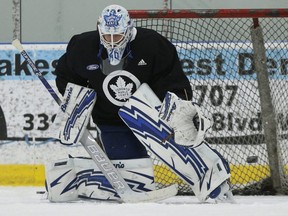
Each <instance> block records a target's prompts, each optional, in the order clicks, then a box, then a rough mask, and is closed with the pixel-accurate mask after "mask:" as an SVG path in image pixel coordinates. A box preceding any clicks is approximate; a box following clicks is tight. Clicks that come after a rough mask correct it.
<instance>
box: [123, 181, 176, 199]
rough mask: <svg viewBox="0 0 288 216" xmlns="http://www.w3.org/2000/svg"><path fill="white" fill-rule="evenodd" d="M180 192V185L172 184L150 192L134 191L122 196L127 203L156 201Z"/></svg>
mask: <svg viewBox="0 0 288 216" xmlns="http://www.w3.org/2000/svg"><path fill="white" fill-rule="evenodd" d="M177 193H178V185H177V184H172V185H170V186H168V187H165V188H162V189H158V190H154V191H149V192H142V193H141V192H134V191H133V193H132V194H131V193H129V192H128V193H127V194H122V196H121V198H122V200H123V202H125V203H139V202H156V201H161V200H164V199H168V198H170V197H173V196H176V195H177Z"/></svg>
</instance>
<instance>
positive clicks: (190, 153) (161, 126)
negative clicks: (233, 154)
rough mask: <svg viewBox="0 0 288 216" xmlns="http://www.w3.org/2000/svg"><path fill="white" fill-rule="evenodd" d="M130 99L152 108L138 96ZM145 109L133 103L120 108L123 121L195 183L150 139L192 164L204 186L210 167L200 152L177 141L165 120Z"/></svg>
mask: <svg viewBox="0 0 288 216" xmlns="http://www.w3.org/2000/svg"><path fill="white" fill-rule="evenodd" d="M130 100H136V101H137V102H141V105H145V106H148V107H149V109H151V107H150V106H149V105H148V104H146V103H145V102H142V101H141V100H139V99H138V98H135V97H133V96H132V97H131V98H130ZM136 104H137V103H136ZM143 110H145V109H140V108H138V107H136V106H133V105H131V107H129V108H128V107H127V106H124V107H122V108H121V109H120V111H119V115H120V117H121V118H122V119H123V121H124V122H125V123H126V124H127V125H128V126H129V127H130V128H131V130H132V131H133V132H134V133H135V135H138V137H140V139H141V140H140V141H141V142H142V143H143V144H144V145H145V146H146V147H147V148H148V149H149V150H150V151H151V152H153V154H155V155H156V156H157V157H158V158H160V159H161V160H162V161H163V162H164V163H165V164H166V165H168V166H169V167H170V168H171V169H172V170H173V171H174V172H175V173H177V174H178V175H179V176H180V177H181V178H182V179H184V180H185V181H186V182H188V183H189V184H190V185H194V182H193V181H192V180H191V179H190V178H188V177H187V176H185V175H184V174H182V173H180V172H179V171H178V170H177V168H176V167H175V164H174V162H173V161H174V160H173V158H170V160H171V161H172V162H169V161H167V160H166V159H165V158H163V157H161V156H160V155H159V154H158V153H157V152H156V151H154V149H153V146H151V145H152V144H151V142H150V141H149V139H150V140H153V141H154V142H156V143H159V145H161V147H163V148H165V149H167V150H168V149H169V150H170V151H172V152H173V153H175V154H176V155H177V156H179V158H180V159H181V160H182V161H183V162H184V163H185V164H190V165H191V166H192V167H193V169H194V170H195V172H196V174H197V176H198V179H200V181H201V183H200V185H201V187H202V183H203V182H202V181H203V180H204V176H205V173H206V172H207V170H208V167H207V165H206V164H205V163H204V161H203V160H202V159H201V157H200V156H199V155H198V153H197V152H196V151H195V150H193V148H186V147H183V146H181V145H178V144H177V143H175V141H174V139H173V137H171V134H172V133H173V130H172V129H171V128H170V127H169V126H168V125H167V124H166V123H165V122H164V121H163V120H161V119H159V118H158V119H157V120H155V119H153V118H152V117H151V116H150V115H149V114H146V113H145V112H144V111H143Z"/></svg>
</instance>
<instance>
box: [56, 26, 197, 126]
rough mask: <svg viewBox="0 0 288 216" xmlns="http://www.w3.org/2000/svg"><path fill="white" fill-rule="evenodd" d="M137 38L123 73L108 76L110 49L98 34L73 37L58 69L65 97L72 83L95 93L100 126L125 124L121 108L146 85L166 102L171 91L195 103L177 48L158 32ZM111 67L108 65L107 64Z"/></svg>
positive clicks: (141, 32) (143, 31)
mask: <svg viewBox="0 0 288 216" xmlns="http://www.w3.org/2000/svg"><path fill="white" fill-rule="evenodd" d="M136 29H137V34H136V37H135V39H134V40H132V41H131V42H130V43H129V44H128V45H127V49H126V53H125V54H124V55H123V56H124V60H123V65H122V68H121V70H119V69H115V70H113V68H112V71H111V68H110V71H108V72H105V70H106V69H104V64H103V62H104V61H105V59H106V61H107V52H106V49H105V48H103V46H102V45H100V37H99V33H98V31H91V32H85V33H82V34H79V35H75V36H73V37H72V39H71V40H70V42H69V43H68V46H67V50H66V53H65V54H64V55H63V56H62V57H61V58H60V59H59V61H58V64H57V67H56V71H55V72H56V84H57V87H58V90H59V91H60V92H61V93H62V94H63V93H64V91H65V88H66V85H67V83H68V82H72V83H75V84H78V85H82V86H85V87H89V88H92V89H95V91H96V92H97V100H96V104H95V107H94V109H93V112H92V116H93V120H94V122H95V123H97V124H107V125H111V124H112V125H119V124H123V123H122V120H121V119H120V117H119V116H118V110H119V108H120V107H121V106H122V105H123V104H124V103H125V102H126V101H127V100H128V98H129V97H130V96H131V95H132V94H133V93H134V92H135V91H136V89H137V88H138V87H139V86H140V85H141V84H142V83H147V84H148V85H149V86H150V87H151V88H152V90H153V91H154V92H155V93H156V95H157V96H158V97H159V99H160V100H163V98H164V96H165V94H166V92H167V91H171V92H174V93H175V94H177V95H178V96H179V97H181V98H183V99H188V100H191V98H192V90H191V86H190V83H189V80H188V79H187V77H186V76H185V74H184V72H183V70H182V67H181V63H180V61H179V58H178V55H177V51H176V49H175V47H174V46H173V44H171V43H170V42H169V41H168V40H167V39H166V38H164V37H163V36H161V35H160V34H158V33H157V32H156V31H153V30H150V29H144V28H136ZM106 65H107V64H106Z"/></svg>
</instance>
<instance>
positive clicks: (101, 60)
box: [46, 5, 231, 202]
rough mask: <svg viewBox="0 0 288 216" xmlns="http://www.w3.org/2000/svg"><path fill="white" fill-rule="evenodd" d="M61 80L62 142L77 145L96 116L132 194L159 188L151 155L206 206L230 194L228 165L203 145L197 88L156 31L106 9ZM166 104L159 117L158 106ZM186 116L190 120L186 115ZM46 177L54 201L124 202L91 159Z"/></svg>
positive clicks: (78, 44) (77, 43)
mask: <svg viewBox="0 0 288 216" xmlns="http://www.w3.org/2000/svg"><path fill="white" fill-rule="evenodd" d="M55 74H56V85H57V87H58V90H59V92H60V93H61V94H63V95H64V98H65V100H64V102H63V104H62V106H61V108H62V111H61V112H60V114H58V115H57V118H56V120H55V127H56V128H57V129H55V131H59V134H57V136H56V137H58V138H59V139H61V141H62V143H77V142H78V141H79V140H80V139H79V138H80V137H81V136H82V129H83V128H84V127H85V126H86V124H87V120H88V119H89V117H90V115H91V116H92V118H93V121H94V122H95V124H96V125H97V127H98V132H99V137H100V139H101V143H103V146H102V147H103V150H104V151H105V152H106V154H107V156H108V157H109V158H110V160H111V161H112V162H113V163H114V164H115V166H116V168H119V170H120V172H121V174H122V176H123V177H124V179H125V180H126V181H127V182H128V184H129V186H130V187H132V188H133V190H136V191H139V192H141V191H149V190H154V189H155V184H154V177H153V166H152V162H151V159H150V158H149V156H148V154H147V149H148V150H149V151H152V152H153V153H155V154H156V155H158V156H159V159H161V160H162V161H163V162H164V163H165V164H167V165H168V166H169V167H170V168H171V169H172V170H173V171H174V172H175V173H176V174H177V175H178V176H179V177H181V178H182V179H183V180H185V181H186V182H187V183H188V184H189V185H191V188H192V189H193V191H194V192H195V195H196V196H197V197H198V198H199V200H200V201H205V200H206V199H208V198H209V197H210V198H213V199H217V200H223V199H226V198H227V197H228V196H227V194H228V193H231V192H230V187H229V185H228V183H227V182H228V180H229V176H230V171H229V166H228V164H227V162H226V161H225V160H224V159H223V158H222V156H221V155H220V154H219V153H217V152H216V151H214V150H213V149H211V148H210V147H209V146H208V145H207V144H206V143H205V142H204V141H203V137H204V134H205V129H203V128H206V129H207V127H204V124H203V123H202V121H204V120H205V119H204V117H202V115H201V113H199V112H198V111H197V110H199V109H197V108H195V107H194V106H193V104H192V106H191V103H192V102H191V100H192V90H191V86H190V83H189V80H188V79H187V77H186V75H185V74H184V72H183V70H182V67H181V63H180V61H179V58H178V55H177V51H176V49H175V47H174V46H173V44H172V43H170V42H169V41H168V40H167V39H166V38H164V37H163V36H162V35H160V34H158V33H157V32H155V31H153V30H150V29H144V28H140V27H135V26H134V25H133V20H132V19H130V16H129V13H128V11H127V10H126V9H125V8H123V7H122V6H119V5H110V6H107V7H106V8H104V10H103V11H102V13H101V15H100V17H99V19H98V26H97V30H96V31H91V32H85V33H82V34H79V35H75V36H73V37H72V39H71V40H70V42H69V43H68V46H67V49H66V53H65V54H64V55H63V56H61V58H60V59H59V61H58V64H57V67H56V70H55ZM68 83H69V84H68ZM144 83H147V85H146V84H144ZM86 87H88V88H86ZM65 89H66V90H65ZM71 89H75V93H72V92H71ZM91 90H92V91H94V93H95V94H97V96H95V95H94V99H93V100H91V99H92V98H93V96H92V95H93V94H92V93H91V94H90V93H89V94H88V93H87V92H90V91H91ZM172 92H173V93H172ZM167 93H168V94H167ZM143 95H146V97H143ZM147 95H148V96H147ZM172 95H173V97H172ZM150 96H151V97H150ZM96 97H97V99H95V98H96ZM85 98H86V99H87V101H86V99H85ZM169 98H170V99H169ZM84 99H85V100H84ZM91 101H94V103H92V102H91ZM95 101H96V102H95ZM160 101H163V103H162V108H161V110H160V112H159V110H157V109H155V107H159V105H161V102H160ZM169 101H170V102H169ZM181 103H183V104H181ZM170 104H171V105H170ZM173 104H174V105H173ZM143 105H145V106H146V107H145V106H143ZM175 106H176V107H177V108H176V109H174V108H175ZM181 107H185V108H181ZM134 108H135V109H134ZM142 108H143V109H142ZM141 109H142V110H141ZM195 109H197V110H196V111H195ZM135 110H137V113H136V114H135V113H133V112H134V111H135ZM182 110H185V113H187V117H186V116H185V115H182V116H181V113H182ZM141 111H142V113H141ZM118 112H119V114H118ZM63 113H65V114H63ZM138 113H141V115H142V116H141V119H140V118H137V116H139V115H138ZM134 114H135V115H134ZM166 114H168V115H166ZM119 115H120V116H119ZM145 115H146V116H145ZM149 115H150V116H149ZM179 115H180V116H179ZM70 116H73V118H72V117H71V118H70ZM129 116H130V117H129ZM173 116H174V117H173ZM188 116H189V118H188ZM197 116H198V117H197ZM144 117H145V118H146V120H148V119H147V117H151V118H152V121H144V120H145V118H144ZM170 117H173V118H170ZM190 117H193V118H192V120H191V118H190ZM181 118H183V120H184V122H183V124H182V123H181V121H180V119H181ZM75 119H77V121H76V120H75ZM173 119H174V120H173ZM176 119H178V120H179V121H176ZM142 120H143V121H142ZM207 121H208V120H206V123H207ZM67 122H68V123H69V125H71V124H72V125H74V126H73V127H68V126H67V124H66V123H67ZM124 122H125V123H126V124H125V123H124ZM157 122H158V123H161V124H162V125H161V127H158V128H157ZM154 123H155V124H154ZM184 123H185V124H184ZM206 123H205V124H206ZM195 125H196V126H195ZM197 125H198V126H197ZM158 126H159V124H158ZM162 126H163V127H162ZM153 128H156V129H157V130H158V131H160V129H161V128H165V131H160V132H157V130H156V129H153ZM190 132H191V133H190ZM153 133H156V134H153ZM151 134H152V135H151ZM145 135H147V136H145ZM168 135H169V136H168ZM171 135H173V136H171ZM167 136H168V137H170V138H171V139H167ZM195 136H196V138H195ZM151 137H153V138H151ZM163 140H166V142H163ZM176 153H177V154H176ZM46 170H47V171H46V178H47V189H48V197H49V199H50V200H51V201H55V202H58V201H73V200H78V199H80V198H89V199H100V200H119V196H118V195H117V193H115V191H114V190H113V188H112V187H111V185H109V183H108V182H107V180H106V179H105V177H104V176H103V175H102V173H101V172H100V171H99V169H98V168H97V167H96V165H95V164H94V163H93V161H92V160H91V159H87V158H73V157H70V158H68V159H64V160H58V161H55V162H52V163H51V165H50V166H47V169H46ZM204 185H205V187H204ZM207 185H208V186H207ZM230 197H231V196H230Z"/></svg>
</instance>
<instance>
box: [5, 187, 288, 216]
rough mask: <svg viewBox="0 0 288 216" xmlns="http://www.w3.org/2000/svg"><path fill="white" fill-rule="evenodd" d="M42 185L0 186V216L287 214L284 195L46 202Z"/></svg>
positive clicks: (225, 215)
mask: <svg viewBox="0 0 288 216" xmlns="http://www.w3.org/2000/svg"><path fill="white" fill-rule="evenodd" d="M43 190H44V188H42V187H3V186H2V187H0V209H1V211H0V215H1V216H20V215H21V216H52V215H53V216H64V215H65V216H66V215H69V216H80V215H81V216H90V215H91V216H92V215H95V216H106V215H107V216H108V215H109V216H111V215H116V216H144V215H145V216H148V215H149V216H186V215H187V216H188V215H189V216H190V215H191V216H192V215H193V216H200V215H201V216H202V215H203V216H284V215H285V216H287V215H288V197H287V196H235V200H236V202H237V204H228V203H225V204H224V203H221V204H215V203H213V202H211V201H209V202H207V203H202V204H201V203H199V202H198V200H197V199H196V198H195V197H191V196H190V197H189V196H177V197H173V198H169V199H167V200H165V201H161V202H157V203H141V204H119V203H105V202H84V201H79V202H73V203H50V202H49V201H48V200H47V199H46V198H45V195H43V194H38V193H37V192H38V191H43Z"/></svg>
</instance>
